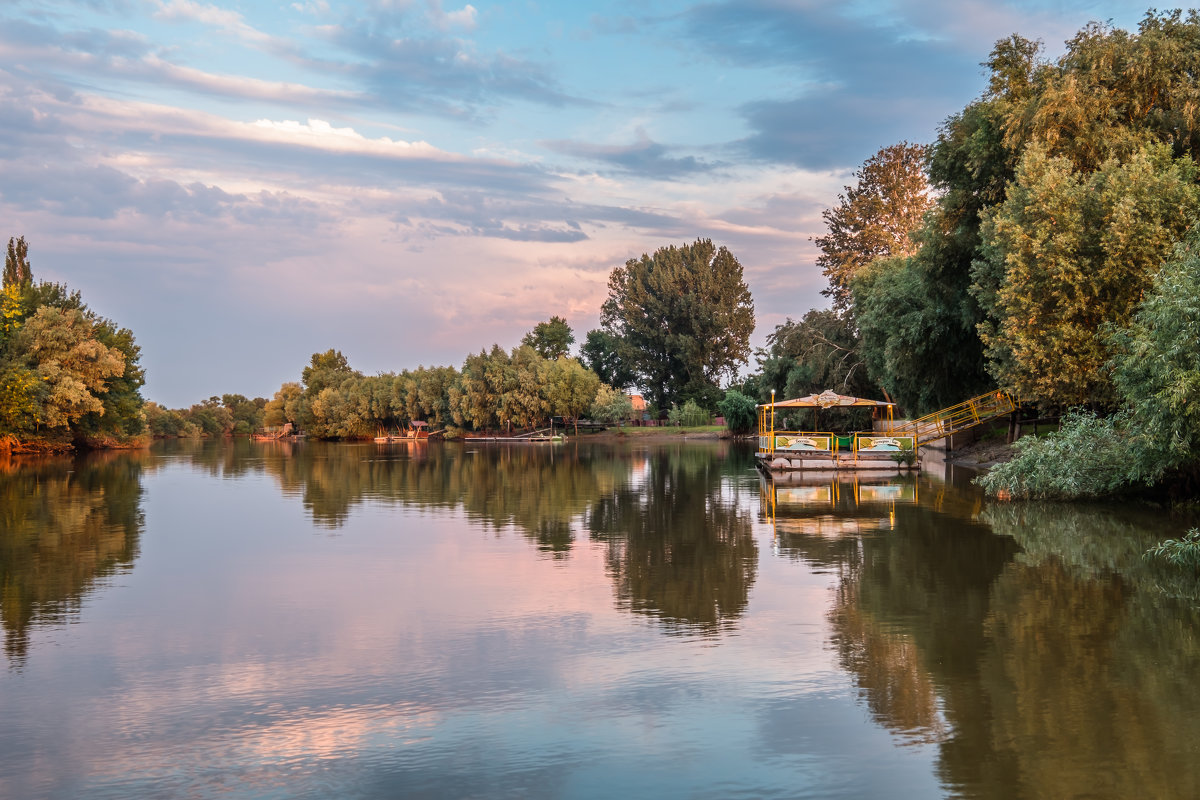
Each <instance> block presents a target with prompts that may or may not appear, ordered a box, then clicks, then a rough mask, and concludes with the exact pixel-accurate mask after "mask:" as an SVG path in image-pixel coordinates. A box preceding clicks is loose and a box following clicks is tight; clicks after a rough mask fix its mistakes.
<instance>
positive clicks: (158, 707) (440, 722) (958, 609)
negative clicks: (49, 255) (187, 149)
mask: <svg viewBox="0 0 1200 800" xmlns="http://www.w3.org/2000/svg"><path fill="white" fill-rule="evenodd" d="M1185 527H1186V525H1185V524H1184V521H1182V520H1174V519H1169V518H1165V517H1161V516H1160V517H1155V516H1152V515H1149V514H1147V513H1146V512H1135V511H1131V510H1129V509H1104V508H1084V507H1079V506H1068V507H1064V506H1022V505H1001V506H991V505H987V504H985V503H984V502H983V501H982V498H981V497H980V496H979V495H978V493H977V492H975V491H974V490H973V489H972V488H971V487H969V486H963V485H959V482H957V481H951V482H950V483H947V482H946V481H944V480H942V479H939V478H937V477H933V476H930V475H926V476H923V477H921V478H920V479H917V480H913V479H900V478H895V479H880V480H862V481H858V482H855V481H853V480H847V481H845V482H842V483H838V482H833V481H825V482H820V481H818V482H810V483H808V484H807V485H787V486H774V485H772V484H770V483H768V482H764V481H762V480H760V478H759V477H758V475H757V473H756V472H755V471H754V469H753V465H752V460H751V458H750V454H749V452H748V451H747V450H745V449H743V448H740V447H736V446H729V445H727V444H725V443H716V442H711V443H700V444H671V445H661V446H657V445H655V446H624V447H622V446H612V447H608V446H601V445H587V444H578V445H577V444H575V443H568V444H567V445H565V446H524V447H518V446H510V447H469V448H468V447H463V446H459V445H453V444H446V445H438V444H428V443H427V444H422V445H408V444H398V445H384V446H379V445H373V444H371V445H352V444H347V445H323V444H320V443H306V444H303V445H299V446H289V445H279V444H255V443H249V442H234V443H208V444H190V443H182V444H176V443H173V444H170V445H163V446H158V447H156V448H155V449H154V450H153V451H151V452H148V453H133V454H130V453H126V454H104V455H102V456H99V457H91V458H84V459H78V460H74V461H71V460H53V461H46V462H36V463H25V464H20V465H18V464H14V463H6V464H3V465H0V577H2V579H3V583H2V593H0V621H2V622H3V627H4V636H5V639H4V643H5V659H6V661H7V669H6V670H5V671H4V672H3V674H0V719H2V720H4V724H3V725H2V726H0V796H2V797H14V798H26V797H29V798H33V797H47V798H79V797H88V798H108V797H112V798H117V797H121V798H127V797H139V798H140V797H148V798H156V797H163V798H177V797H218V796H221V797H236V798H251V797H253V798H258V797H264V798H265V797H272V798H273V797H288V798H327V797H361V798H390V797H489V798H490V797H565V798H592V797H595V798H608V797H617V796H620V797H655V798H658V797H700V798H705V797H711V798H729V797H748V798H749V797H754V798H760V797H788V798H792V797H889V798H899V797H918V798H925V797H934V796H964V797H976V796H999V797H1071V796H1093V797H1114V798H1115V797H1131V796H1147V797H1151V796H1152V797H1164V798H1169V797H1194V796H1198V795H1200V785H1198V781H1197V766H1196V763H1197V759H1196V758H1195V755H1196V751H1195V745H1194V743H1195V742H1197V741H1200V737H1198V736H1197V734H1200V730H1198V728H1200V722H1198V721H1197V720H1200V714H1197V712H1198V711H1200V696H1198V690H1197V689H1196V688H1195V685H1194V683H1195V682H1194V680H1193V679H1192V677H1193V673H1194V669H1195V667H1196V665H1197V663H1200V661H1198V660H1197V657H1198V656H1200V644H1198V643H1200V638H1198V637H1197V615H1196V612H1195V610H1194V609H1195V607H1196V605H1197V602H1196V599H1195V598H1196V596H1197V592H1196V590H1195V588H1194V581H1190V580H1183V579H1181V578H1180V576H1178V575H1176V574H1171V573H1167V572H1163V571H1161V570H1157V569H1155V568H1153V567H1151V566H1150V565H1148V564H1146V562H1144V561H1143V560H1142V559H1141V558H1140V554H1141V553H1142V552H1143V551H1144V550H1145V549H1146V547H1148V546H1149V544H1151V543H1153V542H1154V541H1156V540H1157V539H1159V538H1163V537H1165V536H1167V535H1173V534H1177V533H1178V532H1179V531H1180V530H1182V529H1184V528H1185Z"/></svg>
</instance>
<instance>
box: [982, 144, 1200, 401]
mask: <svg viewBox="0 0 1200 800" xmlns="http://www.w3.org/2000/svg"><path fill="white" fill-rule="evenodd" d="M1196 175H1197V171H1196V165H1195V163H1194V162H1193V161H1192V160H1191V158H1179V159H1174V158H1172V156H1171V152H1170V150H1169V148H1167V147H1166V146H1165V145H1147V146H1146V147H1145V148H1143V149H1141V150H1139V151H1137V152H1135V153H1133V154H1132V155H1131V156H1130V157H1129V158H1128V160H1127V161H1125V162H1123V163H1122V162H1118V161H1117V160H1116V159H1115V158H1110V159H1109V160H1107V161H1105V162H1104V163H1103V164H1101V165H1100V166H1099V168H1098V169H1096V170H1095V171H1093V172H1090V173H1080V172H1078V171H1077V170H1076V169H1074V167H1073V165H1072V162H1071V161H1070V160H1069V159H1067V158H1066V157H1062V156H1059V157H1048V156H1047V155H1046V151H1045V149H1044V148H1043V147H1041V146H1040V145H1033V146H1031V147H1029V148H1028V149H1027V150H1026V153H1025V155H1024V156H1023V157H1022V159H1021V163H1020V165H1019V166H1018V169H1017V175H1016V180H1015V181H1014V182H1013V183H1012V184H1011V185H1010V187H1009V192H1008V197H1007V198H1006V199H1005V201H1004V202H1003V203H1000V204H998V205H996V206H994V207H993V208H992V209H990V210H989V211H988V212H987V213H986V214H985V218H984V225H983V239H984V243H983V247H982V248H981V253H982V260H981V263H980V264H979V265H978V266H977V269H976V281H977V283H976V294H977V296H978V297H979V299H980V304H981V306H982V307H983V310H984V313H985V317H986V319H987V320H988V321H986V322H984V323H983V324H981V326H980V334H981V337H982V340H983V342H984V344H985V345H986V347H987V355H988V357H989V361H990V371H991V374H992V375H993V376H994V377H995V378H996V380H997V381H998V382H999V384H1000V385H1001V386H1002V387H1004V388H1006V389H1010V390H1012V391H1014V392H1016V393H1017V394H1018V395H1020V396H1021V397H1024V398H1028V399H1031V400H1034V399H1036V400H1039V401H1042V402H1043V403H1047V404H1050V405H1058V406H1066V405H1075V404H1080V403H1088V402H1099V403H1103V404H1106V405H1112V403H1113V401H1114V400H1115V396H1114V393H1113V391H1112V386H1111V381H1110V379H1109V377H1108V373H1107V370H1106V369H1105V366H1104V365H1105V363H1106V362H1107V361H1108V360H1109V357H1110V355H1111V354H1110V351H1109V348H1108V347H1107V345H1106V344H1105V342H1104V340H1103V339H1102V338H1101V337H1098V336H1097V335H1096V332H1097V331H1098V330H1100V329H1101V328H1102V327H1104V326H1105V325H1118V326H1121V325H1124V324H1126V323H1127V322H1128V321H1129V319H1130V317H1131V315H1132V313H1133V309H1134V306H1135V304H1136V303H1137V302H1138V300H1139V299H1140V298H1141V296H1142V294H1143V292H1144V291H1145V290H1146V288H1147V287H1148V286H1149V284H1150V282H1151V280H1152V279H1153V276H1154V273H1155V272H1156V271H1157V270H1158V268H1159V266H1160V265H1161V264H1162V262H1163V260H1164V258H1165V257H1166V256H1167V255H1168V254H1169V253H1170V251H1171V247H1172V244H1173V243H1174V242H1175V241H1176V240H1177V239H1178V238H1179V237H1180V236H1181V235H1182V234H1183V232H1184V231H1185V230H1186V228H1187V226H1188V224H1190V222H1191V220H1192V219H1194V217H1195V214H1196V212H1197V210H1198V209H1200V187H1197V186H1196V183H1195V181H1196Z"/></svg>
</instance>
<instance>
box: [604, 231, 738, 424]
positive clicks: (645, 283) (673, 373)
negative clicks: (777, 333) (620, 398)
mask: <svg viewBox="0 0 1200 800" xmlns="http://www.w3.org/2000/svg"><path fill="white" fill-rule="evenodd" d="M601 323H602V324H603V326H604V328H605V330H606V331H607V332H608V333H609V334H610V335H612V336H614V337H616V338H618V339H620V340H622V341H623V343H624V349H623V350H622V351H621V355H622V358H627V359H628V360H627V362H626V363H627V364H628V366H629V367H630V368H631V369H632V370H633V372H634V374H635V375H636V376H637V380H638V383H639V385H641V386H642V387H643V388H644V389H645V390H646V393H647V394H648V395H649V396H650V398H651V399H652V400H653V402H654V403H655V404H656V405H659V406H666V405H670V404H671V403H675V402H679V401H684V400H687V399H695V400H698V401H699V402H700V403H701V404H702V405H706V406H708V407H712V406H713V405H715V403H716V401H717V400H719V399H720V396H721V394H720V391H719V389H718V386H719V384H720V381H721V379H722V378H723V377H724V378H732V377H733V376H734V375H735V374H736V372H737V369H738V367H739V366H740V365H741V364H743V363H745V361H746V359H747V358H748V357H749V355H750V334H751V333H752V332H753V331H754V306H753V302H752V300H751V297H750V290H749V288H748V287H747V286H746V283H745V281H744V280H743V278H742V265H741V264H740V263H739V262H738V260H737V258H735V257H734V255H733V253H731V252H729V250H727V249H726V248H725V247H716V246H715V245H714V244H713V243H712V241H711V240H709V239H697V240H696V241H695V242H694V243H693V244H690V245H682V246H679V247H676V246H674V245H672V246H670V247H663V248H659V249H658V250H657V251H655V253H654V255H653V256H649V255H645V254H643V255H642V257H641V258H640V259H630V260H629V261H627V262H625V266H623V267H617V268H616V269H614V270H613V271H612V274H611V275H610V276H609V279H608V299H607V300H606V301H605V303H604V305H603V307H602V309H601Z"/></svg>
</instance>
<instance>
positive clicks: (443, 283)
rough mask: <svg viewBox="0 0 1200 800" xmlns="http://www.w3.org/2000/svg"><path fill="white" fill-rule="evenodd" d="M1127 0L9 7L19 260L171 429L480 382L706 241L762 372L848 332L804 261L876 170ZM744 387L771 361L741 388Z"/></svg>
mask: <svg viewBox="0 0 1200 800" xmlns="http://www.w3.org/2000/svg"><path fill="white" fill-rule="evenodd" d="M1145 9H1146V7H1145V6H1139V5H1135V4H1132V3H1129V2H1113V1H1111V0H1097V1H1096V2H1088V1H1085V0H1060V1H1059V2H1033V0H848V1H847V2H830V1H829V0H790V1H789V0H730V1H729V2H722V1H721V0H713V1H712V2H693V1H690V0H637V2H624V1H614V2H607V3H599V2H597V3H587V2H530V1H529V0H511V1H507V2H488V1H487V0H473V2H471V3H469V4H467V3H461V2H459V0H359V1H357V2H342V1H341V0H209V1H207V2H206V1H205V0H3V2H2V3H0V219H2V220H3V221H4V225H3V226H0V236H2V237H4V238H5V239H7V237H9V236H24V237H25V238H26V240H27V242H28V243H29V257H30V262H31V265H32V268H33V274H34V277H35V279H39V280H52V281H58V282H65V283H66V284H67V285H68V286H69V287H70V288H71V289H76V290H79V291H80V292H82V294H83V298H84V300H85V301H86V302H87V303H88V305H89V306H90V307H91V308H92V309H93V310H94V311H96V312H97V313H98V314H100V315H102V316H105V317H108V318H109V319H112V320H113V321H115V322H116V323H117V324H118V325H120V326H121V327H127V328H129V329H131V330H132V331H133V333H134V336H135V337H136V340H137V343H138V344H139V346H140V347H141V350H142V357H141V363H142V366H143V367H144V368H145V370H146V373H147V381H146V386H145V388H144V390H143V394H144V395H145V396H146V398H147V399H149V400H154V401H156V402H158V403H160V404H163V405H166V406H169V407H173V408H175V407H182V406H190V405H191V404H193V403H196V402H199V401H200V400H203V399H205V398H207V397H209V396H211V395H220V394H224V393H240V394H244V395H247V396H249V397H254V396H262V397H270V396H271V395H272V394H273V393H274V392H275V391H276V390H277V389H278V388H279V386H280V384H281V383H283V382H284V381H291V380H299V376H300V372H301V370H302V369H303V367H304V366H305V365H306V364H308V363H309V360H310V358H311V356H312V354H313V353H316V352H323V351H325V350H328V349H330V348H336V349H338V350H340V351H341V352H342V353H344V354H345V355H346V357H347V358H348V359H349V361H350V364H351V365H352V366H353V367H355V368H356V369H359V370H361V371H362V372H363V373H365V374H376V373H380V372H397V371H399V370H402V369H413V368H416V367H417V366H419V365H425V366H431V365H453V366H456V367H457V366H461V365H462V362H463V359H464V358H465V356H466V355H467V354H468V353H470V352H478V351H479V350H481V349H484V348H489V349H490V347H491V345H492V344H493V343H496V344H500V345H501V346H502V347H504V348H505V349H511V348H512V347H514V346H516V345H517V344H519V342H520V340H521V337H522V336H523V335H524V334H525V333H526V332H528V331H529V330H530V329H532V328H533V326H534V325H536V324H537V323H538V322H542V321H545V320H548V319H549V318H550V317H551V316H554V315H558V316H561V317H564V318H565V319H566V320H567V322H568V323H569V324H570V325H571V327H572V329H573V330H574V332H575V336H576V339H577V342H582V340H583V339H584V337H585V335H586V333H587V331H588V330H590V329H592V328H595V327H597V326H598V324H599V313H600V305H601V304H602V303H603V302H604V299H605V298H606V297H607V294H608V288H607V281H608V276H609V273H610V272H611V271H612V270H613V268H615V267H618V266H621V265H622V264H624V263H625V261H627V260H628V259H631V258H637V257H639V256H640V255H641V254H643V253H653V252H654V251H655V250H656V249H658V248H659V247H664V246H668V245H672V244H674V245H680V244H685V243H690V242H693V241H695V240H696V239H697V238H709V239H712V240H713V241H714V242H715V243H717V244H720V245H725V246H726V247H728V248H729V249H730V251H732V252H733V254H734V255H735V256H736V257H737V258H738V261H739V262H740V263H741V265H742V267H743V269H744V277H745V280H746V283H747V284H748V286H749V287H750V291H751V293H752V295H753V298H754V304H755V311H756V318H757V329H756V331H755V334H754V337H753V338H752V340H751V344H752V345H753V346H756V347H757V346H761V345H762V344H763V343H764V341H765V337H766V335H767V334H768V333H770V332H771V331H772V330H774V327H775V326H776V325H778V324H779V323H781V322H783V321H784V320H785V319H787V318H788V317H792V318H799V317H800V316H802V315H803V314H804V313H805V312H807V311H808V310H809V309H811V308H821V307H825V306H827V301H826V299H825V298H824V297H822V296H821V294H820V291H821V289H822V288H823V287H824V285H825V281H824V278H823V276H822V275H821V272H820V269H819V268H818V267H816V266H815V263H814V262H815V258H816V248H815V246H814V245H813V243H812V241H811V239H812V237H814V236H820V235H822V234H823V233H824V232H825V228H824V225H823V220H822V217H821V212H822V211H823V210H825V209H827V208H829V207H831V206H833V205H836V203H837V202H838V194H839V193H840V192H842V191H843V189H844V187H845V186H846V185H847V184H851V183H853V182H854V177H853V172H854V170H855V169H857V168H858V166H859V165H860V164H861V163H862V162H863V161H864V160H866V159H867V158H869V157H870V156H871V155H872V154H874V153H875V152H876V151H878V150H879V149H880V148H882V147H886V146H888V145H891V144H895V143H897V142H900V141H909V142H931V141H933V140H934V139H935V137H936V136H937V130H938V126H939V125H940V124H941V123H942V122H943V121H944V120H945V119H946V118H947V117H949V116H950V115H951V114H954V113H955V112H957V111H959V110H961V109H962V108H963V107H964V106H965V105H966V104H967V103H969V102H971V100H973V99H974V98H976V97H978V96H979V94H980V93H981V92H982V90H983V87H984V84H985V75H984V71H983V69H982V67H981V66H980V62H982V61H984V60H985V59H986V58H987V56H988V53H989V52H990V50H991V48H992V46H993V45H994V43H995V42H996V41H997V40H999V39H1001V38H1004V37H1006V36H1008V35H1010V34H1012V33H1019V34H1021V35H1022V36H1024V37H1026V38H1029V39H1040V40H1042V41H1043V42H1044V45H1045V53H1046V55H1047V56H1048V57H1056V56H1057V55H1059V54H1060V53H1061V52H1062V50H1063V42H1064V41H1065V40H1067V39H1069V38H1071V37H1072V36H1073V35H1074V34H1075V33H1076V32H1077V31H1078V30H1079V29H1080V28H1082V27H1083V26H1084V25H1085V24H1087V23H1088V22H1090V21H1100V22H1111V23H1112V24H1113V25H1115V26H1116V27H1118V28H1124V29H1126V30H1135V29H1136V27H1137V24H1138V21H1139V20H1140V19H1141V18H1142V16H1143V15H1144V13H1145ZM750 366H751V367H752V366H753V364H751V365H750Z"/></svg>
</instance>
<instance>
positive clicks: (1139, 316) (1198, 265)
mask: <svg viewBox="0 0 1200 800" xmlns="http://www.w3.org/2000/svg"><path fill="white" fill-rule="evenodd" d="M1110 341H1111V343H1112V346H1113V348H1114V350H1115V352H1114V356H1113V360H1112V365H1113V381H1114V384H1115V385H1116V389H1117V391H1118V393H1119V394H1120V396H1121V398H1122V400H1123V401H1124V403H1125V405H1126V407H1128V408H1129V409H1130V411H1131V413H1132V425H1133V426H1134V428H1135V430H1136V432H1137V433H1138V434H1139V435H1140V436H1141V437H1143V439H1144V441H1145V442H1146V446H1147V447H1148V448H1153V449H1154V451H1155V453H1156V456H1157V458H1156V463H1157V464H1158V465H1159V467H1160V468H1161V469H1163V470H1164V471H1165V470H1176V471H1180V470H1182V471H1187V472H1190V473H1196V472H1200V466H1198V465H1200V455H1198V454H1200V346H1197V343H1198V342H1200V228H1193V229H1192V230H1191V231H1190V232H1189V233H1188V235H1187V237H1186V238H1185V239H1184V240H1183V241H1182V242H1181V243H1180V244H1179V245H1178V246H1177V247H1176V249H1175V253H1174V256H1173V258H1171V259H1170V260H1169V261H1168V262H1167V263H1166V264H1165V265H1164V266H1163V268H1162V270H1160V271H1159V273H1158V274H1157V275H1156V276H1155V278H1154V281H1153V283H1152V285H1151V286H1150V288H1149V289H1148V290H1147V292H1146V297H1145V299H1143V300H1142V302H1141V303H1140V304H1139V305H1138V308H1137V311H1136V313H1135V314H1134V316H1133V319H1132V320H1131V322H1130V323H1129V325H1127V326H1125V327H1121V328H1116V329H1115V330H1113V333H1112V337H1111V339H1110ZM1192 477H1193V479H1194V478H1195V475H1194V474H1193V475H1192Z"/></svg>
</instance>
